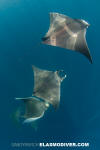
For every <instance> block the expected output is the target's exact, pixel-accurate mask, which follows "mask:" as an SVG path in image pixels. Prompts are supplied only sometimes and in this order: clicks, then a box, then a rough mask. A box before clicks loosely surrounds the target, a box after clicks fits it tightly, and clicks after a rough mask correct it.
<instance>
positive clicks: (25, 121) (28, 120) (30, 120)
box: [23, 113, 44, 123]
mask: <svg viewBox="0 0 100 150" xmlns="http://www.w3.org/2000/svg"><path fill="white" fill-rule="evenodd" d="M43 115H44V113H43V114H42V115H41V116H39V117H34V118H28V119H25V120H24V122H23V123H32V122H34V121H36V120H38V119H40V118H42V117H43Z"/></svg>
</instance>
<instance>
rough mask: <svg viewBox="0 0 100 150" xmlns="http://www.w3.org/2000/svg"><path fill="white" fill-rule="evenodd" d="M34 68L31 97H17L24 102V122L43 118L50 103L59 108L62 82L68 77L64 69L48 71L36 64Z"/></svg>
mask: <svg viewBox="0 0 100 150" xmlns="http://www.w3.org/2000/svg"><path fill="white" fill-rule="evenodd" d="M32 69H33V76H34V85H33V87H34V88H33V93H32V95H31V97H25V98H16V100H22V101H23V102H24V106H25V111H24V114H23V115H21V116H20V117H22V118H23V119H24V121H23V123H30V122H33V121H36V120H38V119H40V118H42V117H43V116H44V113H45V111H46V110H47V109H48V108H49V106H50V105H53V107H54V108H55V109H57V108H58V106H59V102H60V88H61V83H62V81H63V80H64V79H65V78H66V74H65V72H64V71H63V70H57V71H48V70H43V69H40V68H38V67H36V66H32ZM61 73H62V74H63V75H61Z"/></svg>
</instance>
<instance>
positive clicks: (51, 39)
mask: <svg viewBox="0 0 100 150" xmlns="http://www.w3.org/2000/svg"><path fill="white" fill-rule="evenodd" d="M89 26H90V24H88V23H87V22H86V21H85V20H82V19H72V18H70V17H68V16H65V15H63V14H59V13H50V27H49V30H48V32H47V33H46V35H45V36H44V37H43V38H42V43H44V44H48V45H52V46H58V47H61V48H65V49H69V50H73V51H77V52H80V53H81V54H83V55H84V56H86V57H87V58H88V60H89V61H90V62H91V63H92V57H91V55H90V51H89V48H88V45H87V42H86V38H85V35H86V30H87V28H88V27H89Z"/></svg>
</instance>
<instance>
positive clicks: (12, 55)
mask: <svg viewBox="0 0 100 150" xmlns="http://www.w3.org/2000/svg"><path fill="white" fill-rule="evenodd" d="M49 12H58V13H62V14H65V15H68V16H70V17H73V18H80V19H84V20H86V21H88V22H89V23H90V24H91V26H90V27H89V28H88V30H87V36H86V39H87V42H88V46H89V49H90V51H91V55H92V58H93V64H92V65H91V64H90V63H89V61H88V60H87V59H86V58H85V57H84V56H83V55H81V54H79V53H75V52H72V51H69V50H66V49H62V48H58V47H52V46H47V45H43V44H41V38H42V37H43V36H44V35H45V33H46V32H47V30H48V27H49V23H50V22H49ZM99 15H100V2H99V0H84V1H83V0H82V1H80V0H76V1H75V0H9V1H8V0H1V1H0V93H1V96H0V149H2V150H7V149H9V150H11V149H14V148H13V147H12V146H11V143H13V142H90V147H89V148H83V149H90V150H99V149H100V144H99V143H100V47H99V43H100V40H99V39H100V38H99V35H100V17H99ZM32 64H34V65H36V66H37V67H39V68H42V69H47V70H58V69H63V70H64V71H65V72H66V73H67V78H66V79H65V80H64V81H63V83H62V86H61V101H60V107H59V109H58V110H57V111H55V110H54V109H53V108H50V109H49V110H48V111H47V112H46V114H45V116H44V117H43V118H42V119H41V120H39V121H38V122H37V124H38V125H36V124H35V125H34V128H32V127H31V126H30V125H20V124H16V122H15V121H14V120H13V119H12V118H13V117H12V115H11V114H12V112H13V111H15V110H16V107H19V103H20V102H17V101H16V100H15V97H28V96H31V93H32V89H33V74H32V67H31V65H32ZM19 149H20V148H19ZM23 149H25V148H23ZM26 149H28V148H26ZM29 149H36V147H35V148H29ZM62 149H63V148H62ZM70 149H71V148H70ZM78 149H81V148H78Z"/></svg>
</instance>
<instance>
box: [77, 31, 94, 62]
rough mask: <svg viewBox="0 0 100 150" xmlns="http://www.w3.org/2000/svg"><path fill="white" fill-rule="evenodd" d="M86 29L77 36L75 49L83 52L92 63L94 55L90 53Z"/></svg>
mask: <svg viewBox="0 0 100 150" xmlns="http://www.w3.org/2000/svg"><path fill="white" fill-rule="evenodd" d="M85 34H86V29H84V30H82V31H80V32H79V33H78V36H77V40H76V44H75V50H76V51H78V52H80V53H82V54H83V55H84V56H86V57H87V58H88V60H89V61H90V62H91V63H92V57H91V55H90V51H89V48H88V46H87V42H86V39H85Z"/></svg>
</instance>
